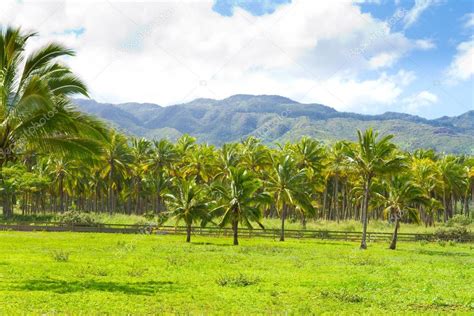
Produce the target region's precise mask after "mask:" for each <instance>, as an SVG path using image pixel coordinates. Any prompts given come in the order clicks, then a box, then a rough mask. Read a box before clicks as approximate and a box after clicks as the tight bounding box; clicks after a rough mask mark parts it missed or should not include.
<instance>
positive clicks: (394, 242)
mask: <svg viewBox="0 0 474 316" xmlns="http://www.w3.org/2000/svg"><path fill="white" fill-rule="evenodd" d="M398 228H400V222H399V220H398V216H396V217H395V231H394V232H393V236H392V242H391V243H390V247H389V248H390V249H392V250H395V248H397V238H398Z"/></svg>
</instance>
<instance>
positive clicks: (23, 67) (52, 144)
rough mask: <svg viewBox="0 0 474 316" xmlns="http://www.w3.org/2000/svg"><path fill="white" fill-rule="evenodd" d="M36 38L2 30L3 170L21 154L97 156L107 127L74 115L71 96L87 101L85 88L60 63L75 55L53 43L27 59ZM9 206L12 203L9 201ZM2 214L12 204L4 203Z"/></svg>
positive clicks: (0, 147)
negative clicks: (41, 153) (58, 60)
mask: <svg viewBox="0 0 474 316" xmlns="http://www.w3.org/2000/svg"><path fill="white" fill-rule="evenodd" d="M35 35H36V33H28V32H22V31H21V30H20V29H19V28H13V27H7V28H2V29H0V169H1V168H2V166H3V165H4V164H5V163H6V162H7V161H11V160H15V159H16V157H17V156H18V154H20V152H21V151H22V150H25V149H26V148H28V149H29V150H31V149H34V150H35V151H36V152H56V153H62V154H66V153H71V152H74V155H75V156H76V157H84V156H86V155H89V156H90V155H91V154H97V153H98V152H99V151H100V144H99V143H98V142H97V140H102V139H103V136H104V133H105V128H104V127H103V125H102V124H101V123H99V122H98V121H97V120H95V119H93V118H91V117H89V116H87V115H84V114H82V113H80V112H78V111H76V110H75V109H74V108H73V107H72V106H71V104H70V101H69V98H68V97H69V96H72V95H77V94H81V95H84V96H87V88H86V86H85V85H84V83H83V82H82V81H81V80H80V79H79V78H77V77H76V76H75V75H74V74H73V73H72V71H71V70H70V69H69V68H68V67H67V66H65V65H63V64H61V63H59V62H57V59H58V58H61V57H64V56H73V55H74V52H73V51H72V50H70V49H67V48H65V47H63V46H62V45H60V44H56V43H51V44H47V45H46V46H43V47H41V48H39V49H37V50H35V51H33V52H32V53H31V54H29V55H27V54H26V51H27V50H26V48H27V43H28V41H29V40H30V39H31V38H32V37H33V36H35ZM5 200H6V201H8V200H9V199H8V198H7V199H5ZM3 211H4V213H6V214H9V213H11V205H9V203H6V204H5V203H4V208H3Z"/></svg>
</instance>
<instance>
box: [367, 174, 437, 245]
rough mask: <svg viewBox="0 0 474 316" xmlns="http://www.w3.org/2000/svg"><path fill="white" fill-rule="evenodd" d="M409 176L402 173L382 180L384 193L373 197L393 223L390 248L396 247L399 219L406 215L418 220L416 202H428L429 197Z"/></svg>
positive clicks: (415, 220)
mask: <svg viewBox="0 0 474 316" xmlns="http://www.w3.org/2000/svg"><path fill="white" fill-rule="evenodd" d="M410 178H411V176H410V175H408V174H404V175H401V176H393V177H391V178H390V179H389V180H387V181H384V182H383V188H384V191H385V192H387V193H386V194H381V193H377V192H376V193H375V199H376V200H377V201H378V202H379V203H380V204H381V205H383V206H384V207H385V208H384V213H385V214H386V216H388V217H390V219H391V220H392V221H393V222H394V223H395V231H394V232H393V236H392V242H391V243H390V249H395V248H396V247H397V238H398V229H399V228H400V221H401V219H402V218H403V217H404V216H407V217H408V218H410V219H411V220H412V221H414V222H416V223H418V222H419V214H418V210H417V208H416V204H425V203H428V202H429V198H428V197H427V196H425V195H424V194H423V190H422V188H421V187H419V186H418V185H416V184H415V183H414V182H413V181H411V180H410Z"/></svg>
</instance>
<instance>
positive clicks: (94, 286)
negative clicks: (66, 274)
mask: <svg viewBox="0 0 474 316" xmlns="http://www.w3.org/2000/svg"><path fill="white" fill-rule="evenodd" d="M14 289H15V290H21V291H48V292H54V293H60V294H66V293H75V292H83V291H102V292H120V293H124V294H132V295H152V294H155V293H160V292H161V293H163V292H168V293H169V292H176V291H178V290H179V288H178V287H177V286H176V285H175V284H174V283H173V282H170V281H147V282H133V283H131V282H130V283H127V282H105V281H95V280H86V281H64V280H52V279H46V280H29V281H25V282H23V283H21V284H18V285H16V286H14Z"/></svg>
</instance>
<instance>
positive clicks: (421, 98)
mask: <svg viewBox="0 0 474 316" xmlns="http://www.w3.org/2000/svg"><path fill="white" fill-rule="evenodd" d="M437 102H438V96H437V95H436V94H434V93H431V92H429V91H426V90H424V91H421V92H419V93H416V94H413V95H411V96H408V97H406V98H403V100H402V103H403V104H404V111H407V112H410V113H418V112H419V111H420V110H421V109H423V108H426V107H429V106H431V105H433V104H435V103H437Z"/></svg>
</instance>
